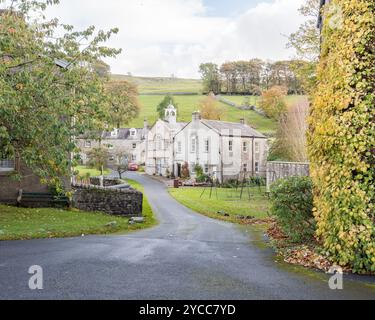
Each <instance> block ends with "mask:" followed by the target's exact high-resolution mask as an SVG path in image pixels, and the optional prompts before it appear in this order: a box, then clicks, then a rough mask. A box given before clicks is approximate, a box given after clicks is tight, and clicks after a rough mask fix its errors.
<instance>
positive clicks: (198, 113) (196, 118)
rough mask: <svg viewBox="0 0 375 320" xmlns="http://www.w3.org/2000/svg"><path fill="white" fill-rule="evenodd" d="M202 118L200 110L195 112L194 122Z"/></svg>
mask: <svg viewBox="0 0 375 320" xmlns="http://www.w3.org/2000/svg"><path fill="white" fill-rule="evenodd" d="M201 119H202V116H201V113H200V112H199V111H195V112H193V122H196V121H200V120H201Z"/></svg>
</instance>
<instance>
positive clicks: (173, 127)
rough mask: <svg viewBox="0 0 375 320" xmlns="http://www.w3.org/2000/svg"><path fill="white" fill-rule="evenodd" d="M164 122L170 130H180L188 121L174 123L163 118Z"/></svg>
mask: <svg viewBox="0 0 375 320" xmlns="http://www.w3.org/2000/svg"><path fill="white" fill-rule="evenodd" d="M163 121H164V123H165V124H166V125H167V126H168V127H169V128H170V129H171V130H181V129H183V128H184V127H186V126H187V124H188V122H176V123H173V124H172V123H169V122H168V121H165V120H163Z"/></svg>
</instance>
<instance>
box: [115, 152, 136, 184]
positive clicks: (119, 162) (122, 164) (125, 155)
mask: <svg viewBox="0 0 375 320" xmlns="http://www.w3.org/2000/svg"><path fill="white" fill-rule="evenodd" d="M115 157H116V165H115V167H114V169H115V171H116V172H117V173H118V175H119V178H120V179H122V176H123V175H124V174H125V173H126V172H127V171H128V169H129V163H130V160H131V157H132V153H131V152H130V150H129V149H122V150H119V151H117V152H116V154H115Z"/></svg>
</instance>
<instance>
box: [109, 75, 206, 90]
mask: <svg viewBox="0 0 375 320" xmlns="http://www.w3.org/2000/svg"><path fill="white" fill-rule="evenodd" d="M112 79H113V80H116V81H121V80H127V81H129V82H131V83H134V84H136V85H137V86H138V90H139V93H140V94H163V93H187V94H190V93H195V94H199V93H201V91H202V81H201V80H197V79H178V78H162V77H157V78H152V77H133V76H124V75H116V74H114V75H112Z"/></svg>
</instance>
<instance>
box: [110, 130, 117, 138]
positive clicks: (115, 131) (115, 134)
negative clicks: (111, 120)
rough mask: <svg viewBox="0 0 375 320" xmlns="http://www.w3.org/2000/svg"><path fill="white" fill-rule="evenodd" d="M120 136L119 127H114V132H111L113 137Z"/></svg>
mask: <svg viewBox="0 0 375 320" xmlns="http://www.w3.org/2000/svg"><path fill="white" fill-rule="evenodd" d="M117 136H118V129H114V130H113V131H112V132H111V137H112V138H116V137H117Z"/></svg>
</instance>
